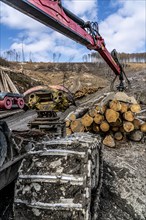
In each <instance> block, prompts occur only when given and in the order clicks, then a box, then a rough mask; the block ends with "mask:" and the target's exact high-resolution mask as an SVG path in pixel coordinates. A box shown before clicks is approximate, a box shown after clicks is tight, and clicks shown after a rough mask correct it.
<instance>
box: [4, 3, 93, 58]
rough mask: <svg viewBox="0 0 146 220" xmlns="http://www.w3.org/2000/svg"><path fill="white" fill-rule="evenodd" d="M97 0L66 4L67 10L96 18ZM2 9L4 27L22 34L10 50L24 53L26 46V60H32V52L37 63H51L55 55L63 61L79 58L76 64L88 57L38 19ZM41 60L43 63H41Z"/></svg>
mask: <svg viewBox="0 0 146 220" xmlns="http://www.w3.org/2000/svg"><path fill="white" fill-rule="evenodd" d="M95 2H96V0H89V1H85V2H83V1H75V0H71V1H65V0H64V1H63V3H64V6H67V5H68V6H69V7H68V8H72V6H73V10H71V11H72V12H75V14H78V15H79V14H80V16H81V17H82V16H85V17H86V15H87V14H89V15H91V17H92V16H93V13H92V10H93V8H94V7H95ZM0 6H1V23H2V24H4V25H6V26H8V27H10V28H13V29H16V30H18V31H19V34H18V35H17V37H16V36H15V37H14V38H13V43H12V45H11V47H10V48H8V49H15V50H16V51H19V52H21V51H22V42H23V48H24V52H25V56H26V57H27V58H28V57H29V54H30V52H31V53H32V54H33V57H35V60H39V59H40V60H41V61H48V60H50V61H51V60H52V54H53V53H56V54H59V53H61V54H62V58H63V57H64V60H65V61H67V60H69V59H70V57H71V56H72V57H75V58H76V61H77V60H78V59H79V60H81V59H82V56H83V54H84V53H87V52H88V50H87V49H86V48H84V47H83V48H82V47H79V45H78V44H76V43H74V42H73V41H72V40H70V39H68V38H67V37H65V36H63V35H61V34H60V33H58V32H54V31H52V29H50V28H48V27H46V26H44V25H43V24H41V23H39V22H37V21H35V20H34V19H32V18H30V17H28V16H26V15H24V14H22V13H20V12H19V11H17V10H15V9H13V8H11V7H9V6H7V5H5V4H3V3H1V2H0ZM40 60H39V61H40Z"/></svg>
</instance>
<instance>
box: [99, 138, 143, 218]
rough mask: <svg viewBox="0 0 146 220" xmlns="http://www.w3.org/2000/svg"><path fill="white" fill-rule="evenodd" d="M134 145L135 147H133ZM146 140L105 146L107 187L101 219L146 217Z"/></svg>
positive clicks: (102, 201)
mask: <svg viewBox="0 0 146 220" xmlns="http://www.w3.org/2000/svg"><path fill="white" fill-rule="evenodd" d="M131 145H132V146H131ZM145 158H146V148H145V143H143V144H142V143H138V142H137V143H135V142H126V143H124V142H123V146H122V144H121V143H120V148H116V150H115V149H109V148H104V149H103V159H104V163H103V173H104V174H103V187H102V194H101V200H100V201H101V202H100V213H99V218H98V220H145V219H146V209H145V208H146V206H145V201H146V185H145V182H146V172H145V170H146V163H145V160H146V159H145Z"/></svg>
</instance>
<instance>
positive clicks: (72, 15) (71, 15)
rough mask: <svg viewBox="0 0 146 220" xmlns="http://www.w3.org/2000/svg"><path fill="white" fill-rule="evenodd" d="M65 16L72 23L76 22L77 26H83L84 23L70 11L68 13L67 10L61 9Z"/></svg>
mask: <svg viewBox="0 0 146 220" xmlns="http://www.w3.org/2000/svg"><path fill="white" fill-rule="evenodd" d="M62 8H63V10H64V12H65V14H66V15H67V16H68V17H69V18H71V19H72V20H73V21H74V22H76V23H77V24H79V25H80V26H81V27H84V26H85V21H83V20H82V19H81V18H79V17H77V16H76V15H75V14H73V13H72V12H71V11H69V10H68V9H66V8H64V7H62Z"/></svg>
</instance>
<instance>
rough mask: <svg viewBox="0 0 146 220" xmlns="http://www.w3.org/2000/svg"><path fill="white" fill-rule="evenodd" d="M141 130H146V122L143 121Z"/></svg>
mask: <svg viewBox="0 0 146 220" xmlns="http://www.w3.org/2000/svg"><path fill="white" fill-rule="evenodd" d="M140 130H141V131H142V132H144V133H145V132H146V123H143V124H142V125H141V127H140Z"/></svg>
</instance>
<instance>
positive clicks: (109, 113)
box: [105, 109, 119, 123]
mask: <svg viewBox="0 0 146 220" xmlns="http://www.w3.org/2000/svg"><path fill="white" fill-rule="evenodd" d="M105 117H106V120H107V121H108V122H109V123H111V122H116V121H117V119H118V118H119V112H116V111H114V110H113V109H107V110H106V112H105Z"/></svg>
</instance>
